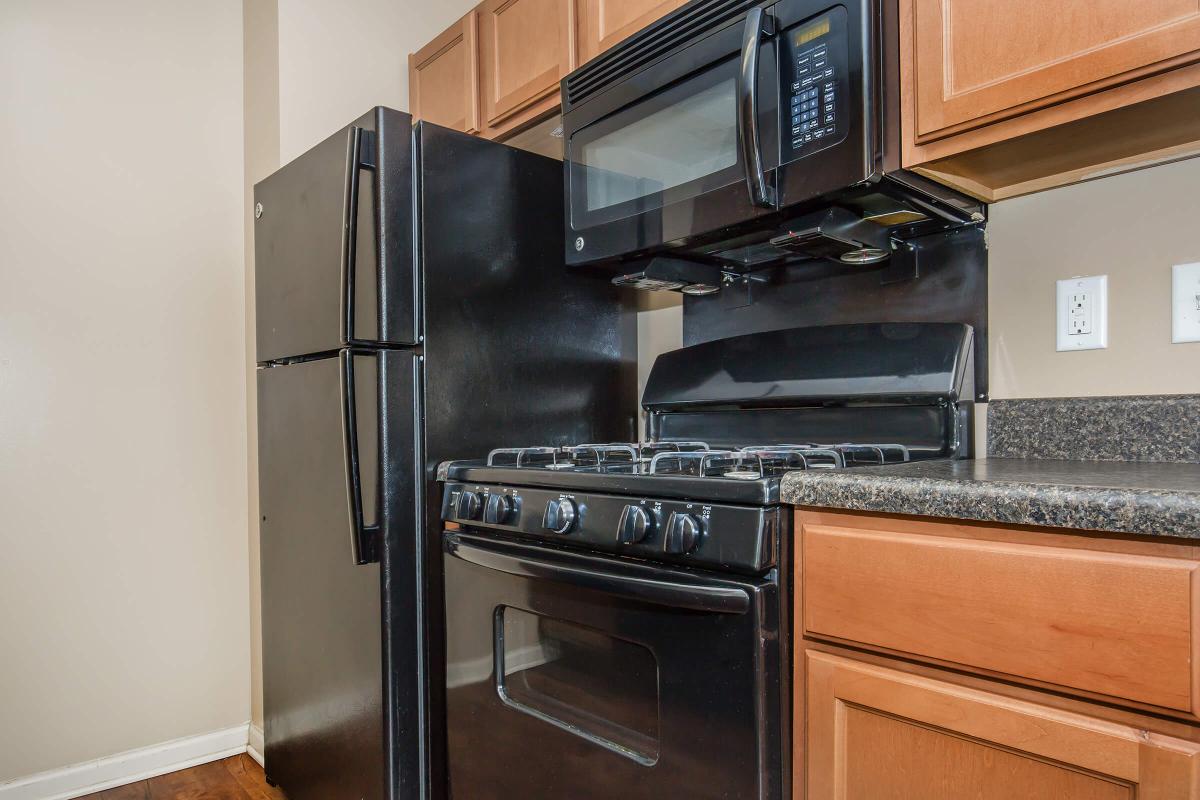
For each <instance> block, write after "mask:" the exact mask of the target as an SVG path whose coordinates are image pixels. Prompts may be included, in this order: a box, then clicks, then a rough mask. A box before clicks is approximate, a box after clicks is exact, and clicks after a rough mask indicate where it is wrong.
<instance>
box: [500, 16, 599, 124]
mask: <svg viewBox="0 0 1200 800" xmlns="http://www.w3.org/2000/svg"><path fill="white" fill-rule="evenodd" d="M479 13H480V19H479V34H480V59H481V64H480V75H481V79H482V100H483V116H484V122H485V124H486V125H487V126H489V128H492V129H496V130H497V132H500V131H503V130H506V129H507V128H508V127H509V126H508V125H506V124H505V122H506V120H507V119H509V118H510V117H513V116H515V115H517V114H520V113H521V112H525V111H529V110H530V109H535V108H536V109H538V110H539V111H540V110H541V108H542V106H543V105H546V106H547V107H548V108H552V107H553V106H555V105H557V104H558V84H559V81H560V80H561V79H562V78H563V77H565V76H566V74H567V73H568V72H570V71H571V69H572V67H573V65H574V62H575V59H574V36H573V35H572V27H573V24H574V18H575V13H574V0H485V1H484V2H483V3H482V4H481V5H480V7H479Z"/></svg>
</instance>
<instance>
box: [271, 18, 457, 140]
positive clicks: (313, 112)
mask: <svg viewBox="0 0 1200 800" xmlns="http://www.w3.org/2000/svg"><path fill="white" fill-rule="evenodd" d="M474 6H475V1H474V0H436V1H435V2H430V0H339V2H329V0H279V120H280V124H279V145H280V148H279V149H280V156H281V158H282V160H283V161H284V162H287V161H290V160H291V159H293V158H295V157H296V156H298V155H300V154H301V153H303V152H304V151H305V150H307V149H308V148H309V147H312V146H313V145H314V144H316V143H317V142H319V141H321V139H323V138H325V137H326V136H328V135H329V134H331V133H333V132H334V131H336V130H337V129H338V128H340V127H341V126H342V125H345V124H346V123H347V122H350V121H351V120H353V119H354V118H355V117H357V116H358V115H360V114H362V113H363V112H364V111H366V110H367V109H369V108H371V107H372V106H377V105H385V106H390V107H392V108H398V109H401V110H407V109H408V54H409V53H411V52H413V51H414V50H417V49H419V48H420V47H421V46H422V45H424V44H425V43H426V42H428V41H429V40H430V39H432V38H433V37H434V36H436V35H437V34H439V33H441V32H442V31H443V30H445V29H446V28H447V27H449V25H450V23H452V22H454V20H456V19H458V18H459V17H461V16H462V15H463V14H465V13H466V12H467V11H469V10H470V9H471V8H473V7H474Z"/></svg>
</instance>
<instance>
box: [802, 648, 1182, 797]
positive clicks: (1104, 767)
mask: <svg viewBox="0 0 1200 800" xmlns="http://www.w3.org/2000/svg"><path fill="white" fill-rule="evenodd" d="M805 671H806V674H807V681H806V685H805V699H806V706H807V712H808V713H807V725H806V732H805V738H804V740H803V741H804V748H803V756H802V757H803V758H804V759H805V762H806V765H807V770H800V769H798V768H797V769H795V770H794V772H795V774H796V775H797V777H798V780H797V783H796V787H797V791H796V795H797V796H801V791H800V787H801V785H802V784H801V781H802V780H803V778H802V777H801V776H805V775H806V776H807V781H805V783H806V785H807V786H806V788H807V791H806V792H805V793H804V795H803V796H805V797H807V798H808V800H835V799H836V800H910V798H921V800H961V798H967V797H969V798H973V799H974V800H1010V799H1011V798H1015V797H1019V798H1022V800H1134V798H1143V800H1150V799H1151V798H1158V799H1159V800H1166V799H1167V798H1172V800H1196V798H1200V782H1198V780H1197V770H1198V769H1200V746H1198V745H1196V744H1195V743H1193V742H1190V741H1187V740H1184V739H1177V738H1173V737H1170V736H1163V735H1159V734H1155V733H1150V732H1148V731H1146V730H1144V729H1142V728H1140V727H1138V726H1136V725H1131V724H1120V723H1114V722H1109V721H1106V720H1102V719H1098V718H1094V717H1092V716H1090V715H1088V714H1086V713H1072V712H1068V711H1061V710H1058V709H1054V708H1049V707H1046V706H1042V705H1039V704H1036V703H1030V702H1024V701H1021V700H1014V699H1011V698H1008V697H1004V696H1002V695H1000V694H994V693H992V692H990V691H981V690H978V689H967V688H963V687H960V686H955V685H953V684H949V683H944V682H942V681H939V680H933V679H930V678H924V677H918V676H916V675H910V674H906V673H904V672H900V671H897V670H893V669H889V668H886V667H880V666H873V665H870V664H864V663H860V662H857V661H854V660H851V659H848V658H840V657H837V656H831V655H826V654H823V653H814V652H811V651H810V652H809V653H807V658H806V670H805ZM1081 705H1082V704H1081Z"/></svg>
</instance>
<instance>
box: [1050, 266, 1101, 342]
mask: <svg viewBox="0 0 1200 800" xmlns="http://www.w3.org/2000/svg"><path fill="white" fill-rule="evenodd" d="M1057 316H1058V326H1057V327H1058V337H1057V340H1058V349H1059V350H1099V349H1102V348H1105V347H1108V276H1107V275H1093V276H1091V277H1088V278H1069V279H1067V280H1065V281H1059V282H1058V315H1057Z"/></svg>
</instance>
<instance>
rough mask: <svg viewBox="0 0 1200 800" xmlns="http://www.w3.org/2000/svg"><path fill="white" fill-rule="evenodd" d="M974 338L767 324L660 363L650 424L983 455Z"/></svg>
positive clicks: (940, 327) (923, 328) (963, 332)
mask: <svg viewBox="0 0 1200 800" xmlns="http://www.w3.org/2000/svg"><path fill="white" fill-rule="evenodd" d="M974 354H975V346H974V335H973V331H972V329H971V327H970V326H969V325H963V324H956V323H929V322H927V323H873V324H858V325H827V326H819V327H811V328H792V329H789V330H776V331H765V332H761V333H753V334H747V335H743V336H736V337H731V338H727V339H720V340H715V341H710V342H702V343H700V344H697V345H692V346H690V347H684V348H682V349H680V350H675V351H673V352H670V353H664V354H663V355H661V356H659V357H658V359H656V360H655V363H654V367H653V369H652V370H651V372H650V376H649V378H648V380H647V382H646V389H645V392H644V393H643V395H642V405H643V407H644V408H645V409H646V410H647V411H648V412H649V419H648V433H649V435H650V437H651V438H652V439H656V440H663V441H685V440H694V439H698V440H702V441H704V442H707V443H708V444H709V445H711V446H712V447H715V448H722V447H734V446H737V445H744V444H746V443H747V442H761V443H769V444H784V443H788V444H802V443H815V444H827V445H832V444H840V443H845V442H874V443H879V444H898V445H903V446H904V447H906V448H908V450H909V452H910V454H911V457H912V458H913V460H918V459H926V458H955V457H956V458H966V457H969V456H970V455H971V452H972V442H973V439H974V436H973V430H972V419H973V413H972V409H973V399H974V397H975V396H976V392H975V389H974V385H973V384H974V376H975V362H974Z"/></svg>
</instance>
